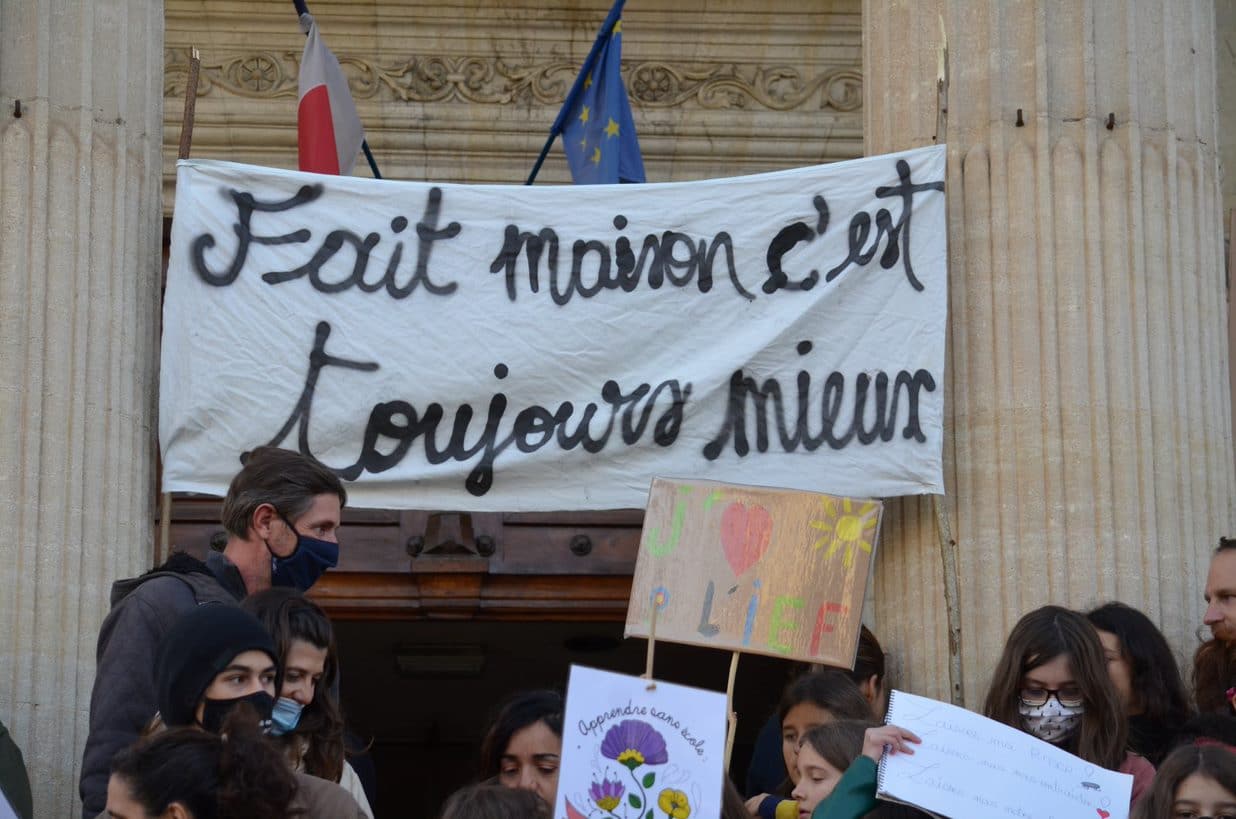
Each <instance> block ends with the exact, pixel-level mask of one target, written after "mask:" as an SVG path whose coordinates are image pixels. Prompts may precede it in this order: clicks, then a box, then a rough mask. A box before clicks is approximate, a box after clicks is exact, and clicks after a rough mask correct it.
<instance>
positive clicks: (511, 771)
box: [481, 690, 564, 805]
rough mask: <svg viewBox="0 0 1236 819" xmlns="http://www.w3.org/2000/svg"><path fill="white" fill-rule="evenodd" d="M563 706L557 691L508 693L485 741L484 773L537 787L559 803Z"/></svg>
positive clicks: (524, 787) (525, 787)
mask: <svg viewBox="0 0 1236 819" xmlns="http://www.w3.org/2000/svg"><path fill="white" fill-rule="evenodd" d="M563 709H564V704H563V700H562V695H561V694H559V693H558V692H557V691H548V690H543V691H524V692H521V693H519V694H516V695H514V696H513V697H511V698H510V699H508V700H507V701H506V703H505V704H504V705H503V706H502V708H501V709H500V710H499V711H498V716H497V718H496V719H495V720H494V722H493V725H491V726H490V728H489V732H488V733H487V734H486V735H485V739H484V741H483V742H482V743H481V778H482V779H486V780H488V779H496V781H497V783H498V784H499V785H502V786H505V787H507V788H516V789H522V790H528V791H532V792H533V793H535V794H536V795H537V796H539V797H540V798H541V799H543V800H544V801H545V802H546V804H549V805H552V804H554V800H555V799H557V796H558V768H559V765H560V762H561V754H562V712H563Z"/></svg>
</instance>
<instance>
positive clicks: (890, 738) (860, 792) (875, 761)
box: [802, 725, 924, 819]
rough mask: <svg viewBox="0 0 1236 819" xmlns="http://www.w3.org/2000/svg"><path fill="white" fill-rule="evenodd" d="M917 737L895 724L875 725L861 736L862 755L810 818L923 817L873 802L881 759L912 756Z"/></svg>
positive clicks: (892, 806) (913, 810)
mask: <svg viewBox="0 0 1236 819" xmlns="http://www.w3.org/2000/svg"><path fill="white" fill-rule="evenodd" d="M921 741H922V740H920V739H919V738H918V737H917V736H916V735H914V734H913V733H911V732H910V731H907V730H905V729H903V728H898V727H897V726H896V725H878V726H874V727H871V728H868V729H867V730H866V731H865V732H864V733H863V739H862V753H861V755H859V756H858V758H857V759H855V760H854V761H853V762H851V763H850V764H849V766H848V767H847V768H846V770H845V773H844V774H843V775H842V776H841V778H840V779H839V780H838V781H837V782H835V783H834V784H833V787H832V790H831V792H830V793H829V794H828V795H827V796H826V797H825V798H824V799H823V801H821V802H820V803H819V804H818V805H816V806H815V807H814V809H813V810H812V812H811V813H810V814H805V813H804V814H802V815H803V816H808V815H809V816H810V817H811V819H861V818H862V817H865V816H879V817H888V819H893V817H898V819H900V817H909V816H922V815H924V814H923V813H922V812H921V811H918V810H916V809H914V808H907V807H905V806H902V805H896V804H894V803H891V802H883V801H881V800H878V799H876V782H877V772H878V770H879V764H880V757H881V756H883V755H884V754H885V753H889V754H900V753H905V754H913V753H914V749H913V748H912V747H911V745H912V744H916V743H919V742H921Z"/></svg>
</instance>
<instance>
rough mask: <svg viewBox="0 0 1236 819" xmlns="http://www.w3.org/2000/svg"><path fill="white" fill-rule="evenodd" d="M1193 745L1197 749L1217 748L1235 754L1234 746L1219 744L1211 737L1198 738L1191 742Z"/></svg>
mask: <svg viewBox="0 0 1236 819" xmlns="http://www.w3.org/2000/svg"><path fill="white" fill-rule="evenodd" d="M1193 744H1194V745H1195V746H1197V747H1198V748H1205V747H1208V746H1215V747H1217V748H1222V749H1223V750H1225V751H1228V752H1229V753H1233V754H1236V746H1232V745H1228V744H1227V743H1226V742H1220V741H1219V740H1217V739H1213V738H1211V737H1198V738H1197V739H1195V740H1193Z"/></svg>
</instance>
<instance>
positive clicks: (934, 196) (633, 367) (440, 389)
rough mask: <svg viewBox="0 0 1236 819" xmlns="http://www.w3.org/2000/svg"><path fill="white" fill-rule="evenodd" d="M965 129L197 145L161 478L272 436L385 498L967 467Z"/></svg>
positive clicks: (876, 486) (544, 501)
mask: <svg viewBox="0 0 1236 819" xmlns="http://www.w3.org/2000/svg"><path fill="white" fill-rule="evenodd" d="M944 156H945V151H944V146H942V145H941V146H934V147H931V148H923V149H920V150H915V151H908V152H906V153H902V154H892V155H888V156H878V157H870V158H866V159H858V160H854V161H851V162H843V163H837V164H833V165H825V166H819V167H813V168H802V169H797V170H790V171H781V172H777V173H769V174H761V175H757V176H748V177H739V178H734V179H714V180H706V181H701V182H683V183H672V184H645V185H612V186H611V185H606V186H577V187H554V186H538V187H524V186H496V185H445V184H443V185H433V184H426V183H414V182H389V181H375V180H368V179H359V178H355V177H334V176H318V175H314V174H305V173H297V172H293V171H281V170H274V169H270V168H257V167H250V166H246V165H237V164H233V163H227V162H213V161H203V160H182V161H181V162H180V163H179V169H178V174H177V185H176V211H175V222H174V224H173V227H172V242H171V250H170V254H171V255H170V261H169V265H168V275H167V294H166V300H165V304H164V324H163V360H162V373H161V381H160V394H159V401H160V414H159V435H160V442H161V446H162V451H163V489H164V491H190V492H205V493H211V494H218V495H221V494H223V493H224V492H225V491H226V489H227V485H228V481H229V480H230V479H231V477H232V475H233V474H235V472H236V471H237V469H238V468H239V467H240V458H241V455H242V453H244V452H247V451H248V450H250V449H252V448H254V447H256V446H261V445H264V444H275V445H279V446H284V447H288V448H293V449H300V450H301V451H305V452H312V453H313V454H314V455H315V456H317V457H318V458H320V459H321V460H322V461H324V462H325V463H327V464H329V465H330V466H331V467H333V468H334V469H336V470H337V471H338V472H339V473H340V474H341V475H342V476H343V477H344V478H345V479H347V480H348V481H351V482H352V484H351V485H350V487H349V492H350V496H351V502H352V503H353V504H354V505H356V506H364V507H388V508H407V509H467V510H473V511H499V510H506V511H519V510H556V509H563V510H565V509H608V508H622V507H642V506H643V505H644V503H645V500H646V498H647V494H648V485H649V481H650V479H651V478H652V477H653V476H655V475H666V476H676V477H683V478H693V479H708V480H718V481H725V482H731V483H743V484H760V485H767V486H780V487H788V488H796V489H806V490H812V491H816V492H824V493H831V494H840V495H865V496H875V497H887V496H893V495H907V494H920V493H936V492H942V491H943V481H942V477H941V426H942V416H943V402H944V395H943V390H944V326H945V312H946V305H947V294H946V256H947V250H946V243H945V219H944V195H943V187H944Z"/></svg>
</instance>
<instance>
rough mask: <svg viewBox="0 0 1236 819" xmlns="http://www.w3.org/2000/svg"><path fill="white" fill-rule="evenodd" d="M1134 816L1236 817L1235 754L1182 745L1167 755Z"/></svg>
mask: <svg viewBox="0 0 1236 819" xmlns="http://www.w3.org/2000/svg"><path fill="white" fill-rule="evenodd" d="M1133 816H1134V819H1236V754H1233V753H1232V752H1231V750H1230V749H1228V748H1226V747H1223V746H1220V745H1182V746H1181V747H1179V748H1177V749H1176V750H1174V751H1172V752H1171V753H1170V754H1168V755H1167V758H1166V759H1164V760H1163V764H1162V765H1161V766H1159V772H1158V774H1157V775H1156V776H1155V780H1154V787H1152V788H1151V789H1150V791H1149V793H1147V794H1146V798H1145V799H1143V800H1142V801H1141V803H1140V804H1139V805H1138V806H1137V810H1135V811H1134V812H1133Z"/></svg>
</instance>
